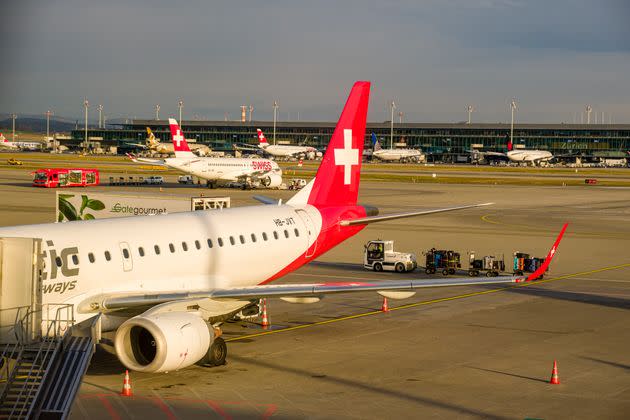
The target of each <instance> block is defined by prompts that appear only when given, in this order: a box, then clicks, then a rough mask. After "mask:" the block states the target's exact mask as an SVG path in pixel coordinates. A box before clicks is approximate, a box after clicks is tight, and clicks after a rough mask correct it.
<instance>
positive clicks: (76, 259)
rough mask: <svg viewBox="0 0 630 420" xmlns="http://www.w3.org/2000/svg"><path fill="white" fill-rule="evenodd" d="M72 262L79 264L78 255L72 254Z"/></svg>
mask: <svg viewBox="0 0 630 420" xmlns="http://www.w3.org/2000/svg"><path fill="white" fill-rule="evenodd" d="M72 262H73V263H74V265H79V256H78V255H76V254H74V255H73V256H72Z"/></svg>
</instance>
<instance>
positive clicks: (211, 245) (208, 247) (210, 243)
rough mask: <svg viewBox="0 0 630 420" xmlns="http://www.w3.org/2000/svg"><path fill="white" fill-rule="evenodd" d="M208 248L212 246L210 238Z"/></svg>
mask: <svg viewBox="0 0 630 420" xmlns="http://www.w3.org/2000/svg"><path fill="white" fill-rule="evenodd" d="M208 248H212V239H208Z"/></svg>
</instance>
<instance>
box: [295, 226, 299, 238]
mask: <svg viewBox="0 0 630 420" xmlns="http://www.w3.org/2000/svg"><path fill="white" fill-rule="evenodd" d="M293 232H295V237H296V238H297V237H298V236H300V231H299V230H297V228H295V229H293Z"/></svg>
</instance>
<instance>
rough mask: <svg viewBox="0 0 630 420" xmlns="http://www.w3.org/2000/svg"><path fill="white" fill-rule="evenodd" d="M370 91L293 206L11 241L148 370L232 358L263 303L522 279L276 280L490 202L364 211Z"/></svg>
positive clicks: (71, 225) (52, 231) (47, 290)
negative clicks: (241, 328) (30, 252)
mask: <svg viewBox="0 0 630 420" xmlns="http://www.w3.org/2000/svg"><path fill="white" fill-rule="evenodd" d="M369 92H370V83H369V82H357V83H356V84H355V85H354V87H353V88H352V91H351V92H350V96H349V98H348V101H347V103H346V106H345V108H344V110H343V112H342V114H341V117H340V119H339V122H338V124H337V127H336V129H335V131H334V134H333V136H332V139H331V141H330V144H329V145H328V149H327V151H326V154H325V156H324V159H323V160H322V163H321V165H320V167H319V170H318V172H317V175H316V177H315V178H314V179H313V180H312V181H311V182H310V183H309V184H308V186H307V187H305V188H304V189H302V190H301V191H299V192H298V193H297V194H296V195H294V196H293V197H292V198H291V199H290V200H288V201H287V202H286V203H284V204H280V203H279V202H275V201H274V200H271V199H264V198H261V201H264V202H267V203H269V204H271V205H264V206H260V205H259V206H253V207H236V208H230V209H224V210H222V211H194V212H189V213H173V214H168V215H160V216H136V217H127V218H116V219H100V220H88V221H74V222H68V223H58V224H54V223H49V224H40V225H27V226H14V227H6V228H0V237H36V238H42V247H43V252H42V254H41V261H42V262H43V263H44V268H43V274H42V287H43V292H44V293H43V303H44V304H46V303H53V302H54V303H66V304H72V305H75V306H74V308H75V314H76V321H77V322H80V321H83V320H87V319H89V318H91V317H94V316H97V315H99V314H101V317H102V318H101V325H102V329H103V331H115V338H114V347H115V350H116V354H117V356H118V358H119V360H120V361H121V362H122V364H124V365H125V366H126V367H127V368H129V369H132V370H136V371H143V372H168V371H174V370H178V369H183V368H185V367H187V366H190V365H192V364H195V363H200V364H201V363H203V364H210V365H216V364H222V363H224V362H225V357H226V354H227V347H226V345H225V341H224V340H223V339H222V338H221V337H220V336H221V329H220V325H221V323H222V322H224V321H225V320H227V319H230V318H231V317H232V316H233V315H234V314H236V313H237V312H239V311H240V310H242V309H243V308H248V307H252V306H253V305H254V304H257V302H258V300H259V299H260V298H270V297H277V298H283V299H285V300H287V301H290V302H295V303H311V302H316V301H318V300H319V298H320V297H321V296H323V295H325V294H328V293H342V292H359V291H373V292H378V293H380V294H381V295H384V296H387V297H389V298H395V299H402V298H406V297H410V296H412V295H413V294H414V293H415V289H418V288H423V287H439V286H457V285H479V284H487V283H514V282H520V281H522V280H521V279H520V278H516V277H509V276H504V277H494V278H471V277H465V278H440V279H434V280H432V279H418V280H411V279H408V280H404V281H403V280H387V281H383V282H379V281H374V282H370V283H352V284H349V283H326V284H279V285H274V284H270V283H271V282H273V281H274V280H276V279H279V278H281V277H282V276H284V275H285V274H287V273H290V272H292V271H294V270H296V269H297V268H298V267H300V266H302V265H304V264H306V263H308V262H309V261H312V260H314V259H315V258H317V257H318V256H320V255H322V254H323V253H325V252H326V251H328V250H330V249H331V248H333V247H335V246H337V245H338V244H340V243H341V242H343V241H344V240H346V239H348V238H350V237H352V236H353V235H355V234H356V233H358V232H359V231H361V230H362V229H363V228H364V227H365V226H367V225H368V224H370V223H374V222H381V221H387V220H393V219H399V218H403V217H411V216H417V215H424V214H435V213H439V212H446V211H452V210H458V209H463V208H470V207H477V206H479V205H469V206H461V207H452V208H443V209H438V210H428V211H427V210H424V211H414V212H409V213H399V214H391V215H382V216H379V215H377V211H376V209H374V208H370V207H364V206H360V205H358V204H357V196H358V192H359V179H360V168H361V159H360V156H361V151H362V150H363V141H364V132H365V120H366V116H367V108H368V99H369ZM556 247H557V243H556V244H555V245H554V247H553V248H552V251H551V252H550V256H553V254H554V253H555V250H556ZM549 260H550V257H548V260H547V261H546V262H545V263H546V264H547V265H548V263H549ZM541 268H543V270H544V269H545V268H546V266H544V267H541Z"/></svg>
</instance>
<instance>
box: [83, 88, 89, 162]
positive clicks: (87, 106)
mask: <svg viewBox="0 0 630 420" xmlns="http://www.w3.org/2000/svg"><path fill="white" fill-rule="evenodd" d="M83 106H84V107H85V140H84V141H83V147H84V151H85V152H87V149H89V143H88V126H87V124H88V121H87V120H88V108H89V107H90V103H89V102H88V100H87V99H86V100H84V101H83Z"/></svg>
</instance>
